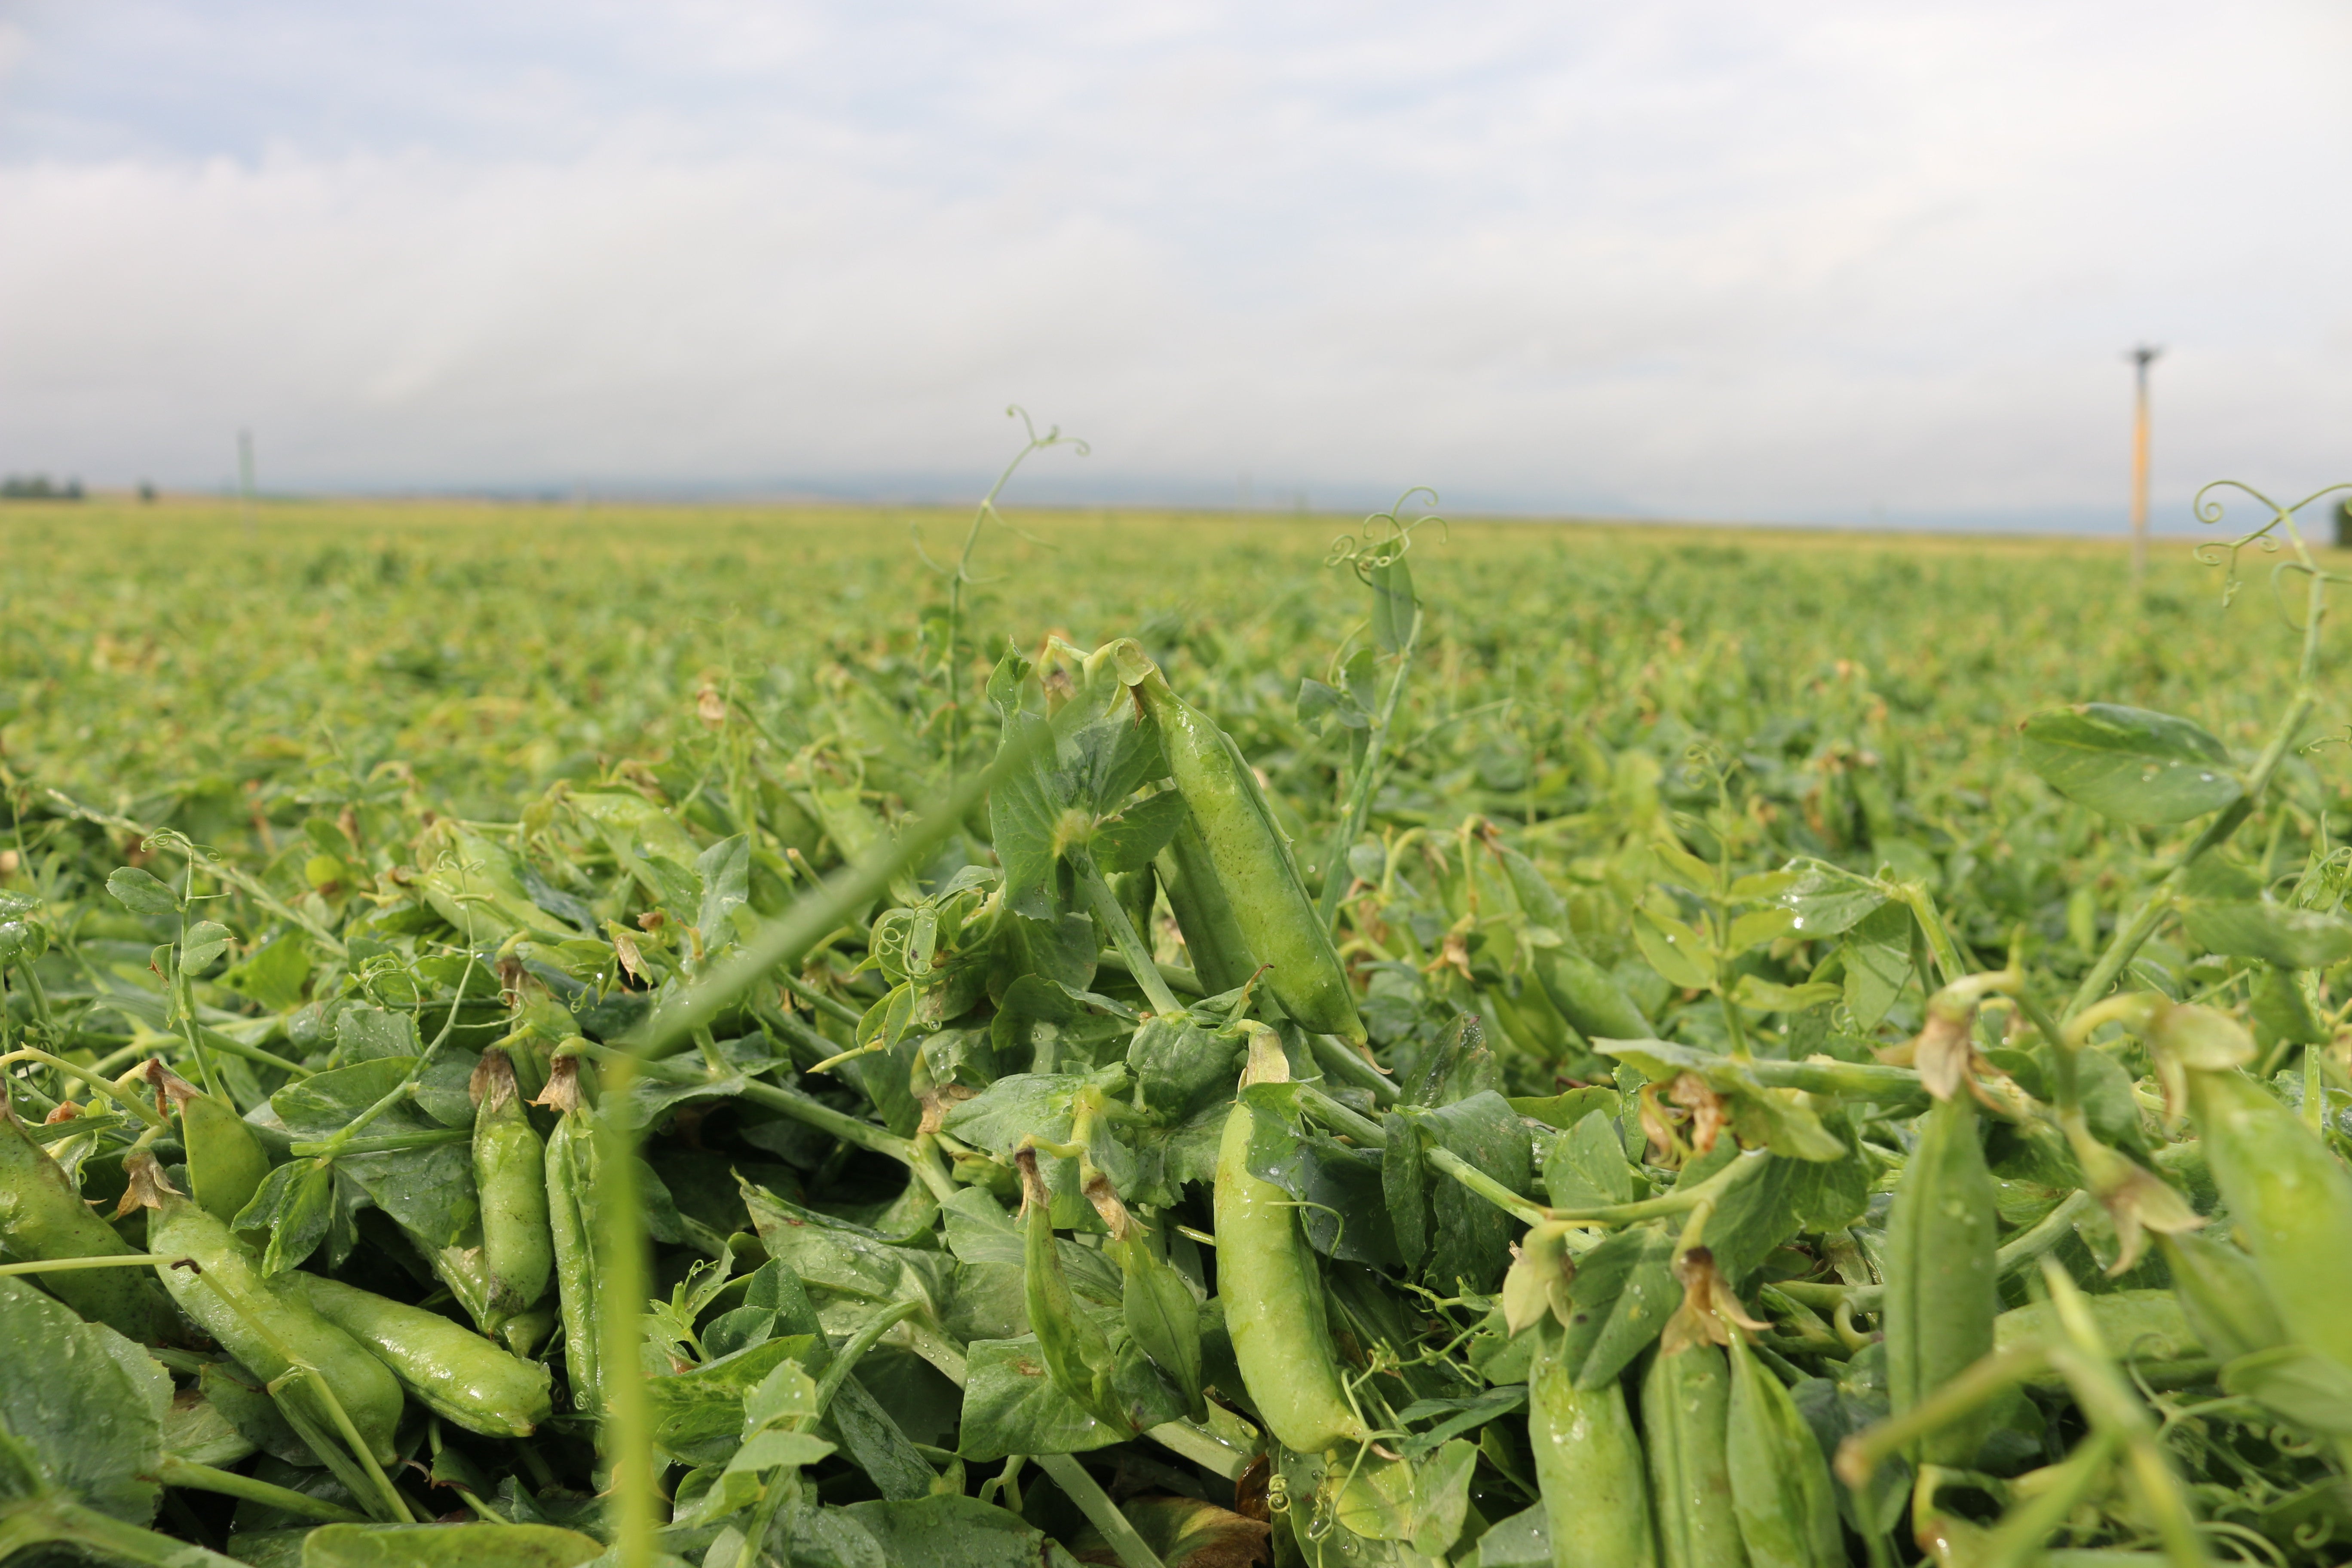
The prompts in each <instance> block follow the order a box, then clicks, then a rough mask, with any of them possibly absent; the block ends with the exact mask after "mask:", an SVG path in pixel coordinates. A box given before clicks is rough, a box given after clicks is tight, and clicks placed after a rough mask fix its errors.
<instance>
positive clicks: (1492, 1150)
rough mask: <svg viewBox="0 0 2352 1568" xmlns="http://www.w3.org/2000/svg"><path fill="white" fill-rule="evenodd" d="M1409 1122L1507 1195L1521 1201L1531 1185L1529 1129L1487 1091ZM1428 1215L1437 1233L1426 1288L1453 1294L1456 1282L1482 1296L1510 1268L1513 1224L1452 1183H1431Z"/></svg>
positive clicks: (1450, 1180) (1507, 1104)
mask: <svg viewBox="0 0 2352 1568" xmlns="http://www.w3.org/2000/svg"><path fill="white" fill-rule="evenodd" d="M1415 1120H1416V1121H1419V1122H1420V1124H1421V1125H1422V1126H1423V1127H1424V1128H1426V1129H1427V1130H1428V1131H1429V1133H1430V1135H1431V1136H1432V1137H1433V1139H1434V1140H1435V1141H1436V1142H1438V1143H1439V1144H1441V1145H1442V1146H1444V1148H1446V1149H1448V1150H1450V1151H1452V1152H1454V1153H1455V1154H1457V1155H1459V1156H1460V1157H1461V1158H1462V1159H1463V1160H1464V1161H1465V1163H1468V1164H1470V1165H1472V1166H1475V1168H1476V1169H1478V1170H1480V1171H1483V1172H1485V1173H1486V1174H1487V1175H1489V1176H1492V1177H1493V1178H1494V1179H1495V1180H1496V1181H1497V1182H1500V1183H1501V1184H1503V1185H1504V1186H1507V1187H1508V1188H1510V1189H1511V1191H1513V1192H1515V1193H1520V1194H1525V1193H1526V1192H1527V1191H1528V1187H1529V1186H1530V1185H1531V1184H1532V1178H1533V1176H1534V1169H1533V1167H1534V1153H1533V1151H1532V1150H1531V1149H1530V1148H1529V1146H1528V1131H1527V1123H1525V1122H1524V1121H1520V1120H1519V1115H1518V1112H1517V1111H1515V1110H1512V1109H1511V1107H1510V1102H1509V1101H1507V1100H1505V1099H1504V1098H1503V1097H1502V1096H1501V1095H1499V1094H1496V1093H1495V1092H1494V1091H1493V1090H1492V1089H1488V1090H1486V1091H1484V1092H1481V1093H1478V1094H1474V1095H1472V1096H1471V1097H1470V1098H1469V1099H1467V1100H1457V1101H1455V1102H1454V1104H1452V1105H1447V1106H1442V1107H1440V1108H1439V1109H1437V1110H1431V1111H1425V1112H1423V1113H1422V1114H1421V1115H1419V1116H1418V1117H1416V1118H1415ZM1430 1207H1431V1214H1432V1217H1433V1224H1434V1226H1435V1228H1434V1230H1433V1233H1432V1236H1433V1245H1432V1246H1431V1248H1430V1258H1429V1268H1428V1270H1427V1278H1428V1279H1429V1282H1430V1283H1431V1284H1432V1285H1433V1286H1435V1287H1436V1288H1437V1289H1440V1290H1444V1291H1447V1292H1451V1291H1452V1290H1454V1289H1455V1288H1456V1287H1455V1281H1456V1280H1461V1281H1464V1282H1465V1284H1466V1288H1467V1289H1470V1290H1471V1291H1474V1292H1476V1293H1480V1294H1484V1293H1485V1292H1486V1291H1490V1290H1492V1289H1495V1287H1496V1286H1497V1285H1499V1284H1501V1283H1502V1280H1503V1273H1504V1271H1505V1270H1506V1269H1507V1268H1510V1266H1511V1241H1512V1238H1513V1237H1514V1236H1516V1235H1517V1231H1518V1228H1519V1226H1518V1222H1517V1220H1514V1219H1513V1218H1512V1217H1511V1216H1510V1215H1507V1214H1505V1213H1504V1212H1503V1211H1502V1210H1501V1209H1498V1208H1496V1206H1495V1205H1493V1204H1491V1203H1489V1202H1487V1201H1486V1199H1485V1198H1483V1197H1480V1196H1479V1195H1478V1194H1475V1193H1474V1192H1472V1191H1471V1190H1470V1189H1469V1188H1467V1187H1465V1186H1464V1185H1463V1184H1461V1183H1459V1182H1457V1181H1455V1180H1454V1178H1453V1177H1451V1176H1438V1175H1433V1176H1432V1178H1431V1181H1430Z"/></svg>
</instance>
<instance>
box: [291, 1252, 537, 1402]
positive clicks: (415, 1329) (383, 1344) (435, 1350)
mask: <svg viewBox="0 0 2352 1568" xmlns="http://www.w3.org/2000/svg"><path fill="white" fill-rule="evenodd" d="M280 1279H282V1280H283V1282H284V1283H285V1284H286V1285H287V1286H288V1287H289V1288H290V1290H291V1293H292V1294H294V1295H296V1296H299V1298H300V1299H301V1300H305V1301H307V1302H308V1303H309V1304H310V1307H311V1308H312V1309H313V1310H316V1311H317V1312H318V1314H319V1315H320V1317H322V1318H324V1319H326V1320H327V1321H329V1322H331V1323H332V1324H334V1325H335V1326H336V1327H337V1328H339V1329H341V1330H342V1331H344V1332H345V1333H347V1334H349V1335H351V1336H352V1338H353V1339H354V1340H357V1341H358V1342H360V1343H361V1344H362V1345H364V1346H366V1347H367V1349H368V1351H369V1352H370V1353H371V1354H373V1355H374V1356H375V1357H376V1359H377V1360H379V1361H381V1362H383V1363H384V1365H386V1366H388V1367H390V1368H391V1369H392V1373H393V1375H394V1377H397V1378H398V1379H399V1380H400V1382H401V1384H402V1386H404V1387H405V1388H406V1389H407V1390H408V1392H410V1393H411V1394H415V1395H416V1399H417V1403H419V1404H420V1405H424V1406H425V1408H426V1409H428V1410H430V1411H432V1412H433V1413H434V1414H435V1415H439V1416H441V1417H442V1418H443V1419H445V1420H449V1421H454V1422H456V1423H457V1425H458V1426H463V1427H465V1428H466V1429H467V1431H469V1432H479V1433H482V1434H484V1435H485V1436H492V1437H527V1436H530V1434H531V1431H532V1429H533V1428H535V1427H536V1426H538V1425H539V1424H540V1423H541V1422H542V1421H544V1420H546V1419H547V1417H548V1413H549V1410H550V1408H551V1406H550V1405H549V1403H548V1394H547V1390H548V1381H549V1374H548V1371H547V1368H545V1367H544V1366H541V1365H540V1364H539V1363H536V1362H528V1361H524V1360H522V1359H521V1358H520V1357H519V1356H513V1355H509V1354H508V1353H507V1352H505V1351H502V1350H500V1349H499V1347H498V1346H496V1345H494V1344H492V1343H491V1342H489V1341H488V1340H486V1339H484V1338H482V1336H481V1335H479V1334H478V1333H475V1332H473V1331H471V1330H469V1329H467V1328H465V1327H463V1326H462V1325H460V1324H457V1323H454V1322H452V1321H449V1320H448V1319H446V1318H445V1317H443V1316H442V1315H441V1314H440V1313H438V1312H433V1311H427V1310H425V1309H424V1308H422V1307H412V1306H409V1305H407V1304H406V1303H405V1302H401V1301H394V1300H387V1299H386V1298H384V1297H382V1296H379V1295H377V1294H375V1293H374V1292H373V1291H372V1290H362V1289H357V1288H356V1287H354V1286H350V1285H345V1284H343V1283H341V1281H340V1280H334V1279H321V1278H320V1277H319V1276H318V1275H315V1274H306V1273H304V1272H302V1271H301V1270H300V1269H299V1268H298V1269H294V1270H292V1271H290V1272H289V1273H287V1274H285V1275H283V1276H280Z"/></svg>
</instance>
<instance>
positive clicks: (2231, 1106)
mask: <svg viewBox="0 0 2352 1568" xmlns="http://www.w3.org/2000/svg"><path fill="white" fill-rule="evenodd" d="M2189 1114H2190V1116H2191V1117H2193V1118H2194V1119H2195V1121H2196V1122H2197V1130H2198V1131H2199V1133H2200V1136H2201V1137H2202V1140H2203V1142H2204V1145H2205V1158H2206V1161H2207V1163H2209V1164H2210V1166H2211V1167H2212V1171H2213V1180H2214V1183H2215V1184H2216V1185H2218V1186H2219V1187H2220V1188H2221V1200H2222V1202H2223V1203H2225V1204H2227V1205H2229V1209H2230V1215H2231V1218H2232V1219H2233V1220H2234V1221H2236V1223H2237V1226H2238V1229H2239V1231H2240V1232H2241V1234H2242V1235H2243V1236H2244V1237H2245V1240H2246V1249H2247V1250H2248V1251H2249V1252H2250V1253H2252V1255H2253V1260H2254V1267H2255V1268H2256V1269H2257V1270H2259V1271H2260V1273H2261V1275H2262V1282H2263V1289H2264V1290H2265V1292H2266V1293H2267V1294H2268V1296H2269V1298H2270V1300H2271V1301H2272V1303H2273V1305H2274V1306H2275V1307H2276V1308H2277V1311H2278V1321H2279V1324H2280V1326H2281V1327H2282V1328H2284V1330H2285V1331H2286V1336H2287V1338H2289V1339H2290V1340H2293V1341H2294V1342H2296V1343H2298V1344H2301V1345H2303V1346H2305V1347H2306V1348H2308V1349H2311V1350H2315V1351H2317V1352H2320V1353H2322V1354H2323V1355H2326V1356H2327V1357H2329V1358H2330V1359H2331V1360H2333V1361H2336V1362H2337V1363H2341V1364H2343V1365H2346V1366H2352V1311H2347V1310H2346V1308H2347V1303H2352V1173H2347V1172H2346V1170H2345V1168H2344V1165H2343V1163H2342V1162H2341V1161H2339V1160H2337V1159H2336V1156H2335V1155H2334V1154H2333V1153H2332V1152H2329V1151H2328V1149H2327V1147H2326V1144H2324V1143H2322V1142H2320V1141H2319V1138H2318V1136H2317V1135H2316V1134H2315V1133H2314V1132H2313V1131H2312V1130H2311V1129H2310V1128H2309V1127H2307V1126H2305V1124H2304V1121H2303V1119H2302V1118H2301V1117H2299V1116H2297V1115H2296V1114H2295V1113H2294V1111H2292V1110H2288V1109H2287V1108H2286V1107H2285V1106H2284V1105H2282V1104H2280V1103H2279V1101H2278V1100H2275V1099H2273V1098H2272V1096H2271V1094H2270V1092H2269V1091H2268V1090H2267V1089H2263V1086H2262V1085H2261V1084H2259V1083H2256V1082H2255V1081H2254V1080H2253V1079H2251V1078H2248V1077H2247V1076H2246V1075H2245V1074H2243V1073H2242V1072H2239V1071H2237V1070H2235V1069H2234V1068H2231V1069H2227V1070H2223V1071H2220V1072H2191V1073H2189Z"/></svg>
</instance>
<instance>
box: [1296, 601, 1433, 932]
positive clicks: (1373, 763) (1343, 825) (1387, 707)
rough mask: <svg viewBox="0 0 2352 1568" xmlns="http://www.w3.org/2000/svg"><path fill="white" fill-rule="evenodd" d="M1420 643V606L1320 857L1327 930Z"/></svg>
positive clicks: (1321, 910)
mask: <svg viewBox="0 0 2352 1568" xmlns="http://www.w3.org/2000/svg"><path fill="white" fill-rule="evenodd" d="M1420 643H1421V606H1420V605H1414V606H1413V609H1412V625H1411V626H1409V627H1407V628H1406V631H1405V638H1404V647H1401V648H1399V649H1398V650H1397V668H1396V674H1395V675H1394V676H1393V677H1391V679H1390V680H1389V689H1388V693H1387V695H1386V696H1384V697H1383V698H1381V711H1380V717H1379V718H1377V719H1375V720H1374V721H1372V729H1371V733H1370V736H1369V737H1367V738H1366V740H1365V742H1364V760H1363V761H1362V762H1361V763H1358V764H1357V767H1356V772H1355V776H1354V777H1352V778H1350V779H1349V781H1348V799H1347V804H1346V805H1345V807H1344V808H1343V809H1342V810H1341V811H1340V813H1339V821H1338V822H1336V823H1334V824H1333V825H1332V827H1331V839H1330V846H1329V847H1328V850H1327V851H1326V852H1325V854H1324V856H1323V892H1322V896H1321V897H1320V898H1318V900H1316V905H1315V912H1316V914H1317V916H1318V917H1319V918H1320V919H1321V920H1322V921H1323V927H1324V929H1325V930H1326V931H1328V930H1329V929H1330V928H1331V927H1332V925H1333V924H1334V923H1336V922H1337V921H1338V920H1339V900H1341V899H1342V898H1345V897H1346V896H1347V892H1348V887H1349V883H1350V882H1351V881H1353V880H1354V874H1353V873H1352V872H1350V871H1349V869H1348V851H1349V848H1351V847H1353V846H1354V844H1355V842H1356V837H1357V835H1359V834H1360V833H1362V832H1363V831H1364V822H1365V820H1366V819H1367V818H1368V817H1369V816H1370V815H1371V810H1372V793H1373V791H1375V790H1376V789H1378V788H1379V787H1380V773H1381V760H1382V753H1383V752H1386V751H1387V749H1388V740H1389V733H1390V730H1391V726H1392V725H1393V723H1394V721H1395V719H1396V710H1397V700H1398V699H1399V698H1400V697H1402V696H1403V695H1404V682H1405V677H1406V676H1407V675H1408V674H1409V673H1411V671H1412V655H1413V649H1414V648H1415V647H1419V646H1420Z"/></svg>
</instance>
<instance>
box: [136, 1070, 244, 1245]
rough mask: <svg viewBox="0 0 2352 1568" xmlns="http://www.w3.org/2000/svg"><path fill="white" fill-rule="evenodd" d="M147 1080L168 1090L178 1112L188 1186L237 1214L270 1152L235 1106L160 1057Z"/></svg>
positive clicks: (216, 1209)
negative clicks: (185, 1156) (186, 1159)
mask: <svg viewBox="0 0 2352 1568" xmlns="http://www.w3.org/2000/svg"><path fill="white" fill-rule="evenodd" d="M147 1081H148V1082H150V1083H152V1084H153V1085H154V1086H155V1087H156V1088H157V1089H162V1090H163V1092H164V1093H165V1094H167V1095H169V1096H171V1099H172V1104H173V1108H174V1109H175V1110H178V1111H179V1113H180V1142H181V1143H182V1145H183V1146H184V1147H185V1148H186V1150H187V1152H188V1188H189V1191H190V1193H191V1194H193V1195H194V1198H195V1200H196V1202H198V1203H200V1204H202V1205H204V1206H205V1210H206V1211H207V1212H208V1213H210V1214H213V1215H216V1216H218V1217H219V1218H221V1219H235V1218H236V1216H237V1214H238V1213H239V1211H241V1210H242V1209H243V1208H244V1207H245V1205H247V1204H249V1203H251V1202H252V1201H253V1194H256V1193H257V1192H259V1191H260V1190H261V1184H262V1183H263V1182H264V1181H265V1180H267V1179H268V1175H269V1155H268V1152H267V1151H265V1150H264V1149H263V1148H262V1147H261V1140H260V1139H258V1138H257V1137H255V1136H254V1135H253V1129H252V1128H251V1127H248V1126H247V1125H246V1121H245V1118H244V1117H242V1116H239V1115H238V1114H237V1113H236V1110H235V1109H234V1108H232V1107H230V1106H227V1105H224V1104H222V1103H221V1102H220V1101H219V1100H215V1099H214V1098H213V1097H212V1096H211V1095H209V1094H206V1093H205V1091H204V1090H203V1089H198V1088H197V1087H196V1086H195V1085H194V1084H192V1083H190V1082H188V1081H187V1080H186V1079H183V1078H181V1077H180V1076H179V1075H178V1074H177V1073H174V1072H173V1071H172V1069H171V1068H167V1067H165V1066H164V1065H163V1063H162V1062H161V1061H150V1062H149V1063H148V1064H147Z"/></svg>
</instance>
